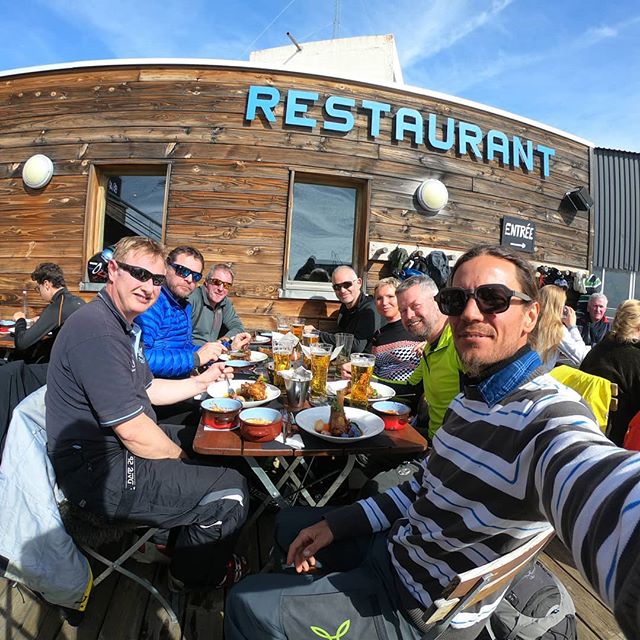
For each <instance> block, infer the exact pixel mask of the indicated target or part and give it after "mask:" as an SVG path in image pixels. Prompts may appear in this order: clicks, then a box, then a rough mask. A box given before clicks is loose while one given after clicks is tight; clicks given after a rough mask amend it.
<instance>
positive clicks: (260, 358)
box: [220, 351, 269, 367]
mask: <svg viewBox="0 0 640 640" xmlns="http://www.w3.org/2000/svg"><path fill="white" fill-rule="evenodd" d="M268 359H269V356H268V355H267V354H266V353H262V351H252V352H251V361H250V362H249V361H248V360H239V359H237V358H233V359H231V357H230V356H229V354H228V353H223V354H222V355H221V356H220V360H226V361H227V364H228V365H229V366H230V367H240V366H243V367H247V366H249V365H248V364H244V365H238V364H231V362H249V364H255V363H256V362H264V361H265V360H268Z"/></svg>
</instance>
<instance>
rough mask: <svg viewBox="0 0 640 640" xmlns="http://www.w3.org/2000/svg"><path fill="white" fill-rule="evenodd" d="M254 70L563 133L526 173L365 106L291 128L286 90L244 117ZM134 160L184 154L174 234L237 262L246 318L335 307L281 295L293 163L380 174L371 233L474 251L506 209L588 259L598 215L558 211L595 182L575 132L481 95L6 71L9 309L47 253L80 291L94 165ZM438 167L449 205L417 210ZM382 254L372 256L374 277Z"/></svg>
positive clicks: (3, 170) (489, 122) (3, 252)
mask: <svg viewBox="0 0 640 640" xmlns="http://www.w3.org/2000/svg"><path fill="white" fill-rule="evenodd" d="M252 84H257V85H273V86H276V87H278V88H279V89H280V90H281V92H282V93H283V94H284V93H285V92H286V90H287V89H288V88H298V89H305V90H311V91H318V92H319V93H320V95H321V100H320V101H319V104H317V105H314V106H312V107H311V108H310V109H309V112H308V116H309V117H314V118H317V119H318V121H321V120H322V119H323V113H322V104H323V103H324V99H325V98H326V97H327V96H328V95H341V96H349V97H353V98H355V99H356V101H357V102H358V101H360V100H362V99H369V100H378V101H383V102H389V103H390V104H392V105H393V107H394V109H395V108H398V107H400V106H406V107H413V108H415V109H418V110H419V111H421V112H422V113H424V114H426V113H429V112H434V113H437V114H439V115H440V116H442V117H443V118H446V117H453V118H455V119H457V120H464V121H467V122H472V123H475V124H477V125H479V126H480V127H481V128H482V129H483V130H484V131H487V130H489V129H490V128H495V129H499V130H501V131H504V132H505V133H506V134H507V135H509V136H512V135H518V136H520V137H521V138H523V139H531V140H533V141H534V142H535V143H538V144H545V145H547V146H549V147H554V148H555V149H556V156H555V157H554V158H552V159H551V161H550V168H551V175H550V177H549V178H547V179H546V180H545V179H542V178H541V175H540V171H539V169H538V167H537V162H536V168H535V170H534V172H532V173H531V174H526V173H525V172H523V171H522V170H519V169H517V170H511V169H509V168H508V167H502V166H500V164H499V163H498V162H495V161H492V162H479V161H476V160H473V159H471V158H469V157H467V156H463V157H458V156H456V154H455V152H453V151H450V152H446V153H442V152H434V151H430V150H428V149H427V147H426V146H424V145H422V146H416V145H413V144H412V143H411V142H410V141H409V140H406V141H402V142H399V143H398V142H392V140H391V118H390V117H385V118H383V120H382V128H381V133H380V136H379V137H377V138H376V139H375V140H373V139H371V138H370V137H369V135H368V129H367V126H368V121H367V118H366V114H364V113H363V112H358V113H357V114H356V126H355V127H354V129H353V130H352V131H351V132H349V133H348V134H339V133H333V132H327V131H325V130H323V129H322V128H321V127H320V126H317V127H316V128H315V129H313V131H308V130H306V129H305V130H301V129H300V128H299V127H298V128H296V127H286V126H284V125H283V124H282V118H283V103H282V102H281V103H280V105H279V106H278V107H277V108H276V115H277V117H278V121H277V122H276V123H273V124H271V125H269V126H265V124H264V123H263V122H262V121H261V120H260V119H256V120H254V121H253V122H251V123H248V122H246V121H245V120H244V112H245V105H246V94H247V90H248V87H249V86H250V85H252ZM37 152H41V153H45V154H47V155H48V156H49V157H51V158H52V160H53V161H54V166H55V173H54V178H53V180H52V181H51V183H50V184H49V185H48V186H47V187H45V188H44V189H42V190H40V191H35V192H31V191H29V190H28V189H26V188H25V187H24V186H23V184H22V180H21V170H22V163H23V162H24V161H25V160H26V159H28V158H29V157H30V156H31V155H32V154H33V153H37ZM133 160H136V161H138V162H145V161H157V160H167V161H169V162H170V163H171V164H172V169H171V179H170V186H169V189H170V191H169V198H168V224H167V235H166V244H167V246H168V247H169V248H171V247H173V246H176V245H177V244H182V243H189V244H193V245H195V246H197V247H198V248H200V249H201V250H202V251H203V253H204V255H205V257H206V259H207V261H208V262H209V263H210V262H213V261H230V262H232V263H233V265H234V267H235V269H236V272H237V278H236V286H235V288H234V291H233V296H234V298H233V299H234V304H235V305H236V307H237V309H238V311H239V312H240V314H241V316H242V317H243V318H244V319H245V320H246V323H247V325H248V326H249V327H267V326H270V323H271V316H272V315H273V314H276V313H277V314H283V315H304V316H306V317H308V318H310V319H311V320H315V321H316V322H318V321H320V323H321V324H322V323H323V321H322V320H321V319H324V318H326V316H327V315H328V314H331V313H333V312H335V310H336V309H337V305H336V304H335V303H324V302H314V301H304V300H279V299H278V288H279V286H280V285H281V281H282V270H283V248H284V243H285V230H286V217H287V192H288V180H289V171H290V170H291V169H295V170H296V171H321V172H327V171H329V172H334V173H337V174H339V175H342V176H353V177H358V178H368V179H370V180H371V202H370V209H369V212H368V216H369V219H368V235H369V240H371V241H386V242H402V243H416V245H419V244H424V245H427V246H437V247H442V248H443V249H452V250H464V249H466V248H468V247H470V246H473V245H474V244H477V243H479V242H496V243H497V242H499V238H500V218H501V216H502V215H505V214H506V215H514V216H517V217H521V218H524V219H526V220H531V221H535V223H536V225H537V250H536V253H535V254H534V255H533V256H532V257H533V258H534V259H536V260H539V261H542V262H545V261H547V262H550V263H559V264H563V265H567V266H568V267H576V268H587V266H588V263H587V254H588V242H589V233H590V222H589V217H588V214H587V213H578V214H577V215H575V216H573V217H570V218H567V217H566V216H564V215H562V214H561V213H560V212H559V203H560V200H561V197H562V195H563V194H564V192H565V191H567V190H568V189H570V188H573V187H575V186H579V185H583V184H584V185H588V184H589V152H588V148H587V147H585V146H584V145H581V144H579V143H577V142H574V141H570V140H567V139H566V138H564V137H560V136H558V135H554V134H552V133H549V132H548V131H545V130H543V129H539V128H535V127H531V126H527V125H524V124H523V123H521V122H518V121H514V120H510V119H507V118H504V117H499V116H497V115H493V114H490V113H487V112H484V111H481V110H477V109H472V108H468V107H462V106H460V105H457V104H455V103H445V102H437V101H435V100H433V99H430V98H426V97H424V96H420V95H418V94H415V93H410V92H407V91H401V90H390V89H383V88H380V87H372V86H370V85H365V84H359V83H356V82H345V81H332V80H329V79H322V78H314V77H307V76H304V75H300V74H289V75H288V74H284V73H267V72H264V71H257V70H253V69H242V70H241V69H232V68H215V67H211V68H188V67H178V66H176V67H171V66H169V67H161V66H152V65H149V66H145V67H142V68H133V67H106V68H84V69H76V70H62V71H51V72H39V73H34V74H30V75H23V76H15V77H11V78H5V79H3V80H2V81H0V317H7V316H8V315H10V314H11V313H12V312H13V311H15V310H17V309H19V307H20V293H21V290H22V289H23V287H24V286H25V284H27V283H28V282H29V273H30V271H31V270H32V269H33V268H34V267H35V266H36V265H37V264H38V263H39V262H41V261H45V260H51V261H54V262H58V263H59V264H60V265H61V266H62V267H63V269H64V271H65V274H66V276H67V281H68V283H69V285H70V288H71V289H72V290H73V291H77V290H78V283H79V281H80V279H81V278H82V274H83V271H84V266H85V265H84V264H83V259H82V243H83V234H84V225H85V219H84V218H85V198H86V192H87V184H88V173H89V168H90V166H91V164H92V163H105V162H107V163H108V162H112V163H121V162H126V161H133ZM434 175H436V176H437V177H439V178H440V179H441V180H443V182H444V183H445V184H446V185H447V187H448V189H449V204H448V206H447V207H446V209H445V210H444V211H443V212H441V213H440V214H439V215H437V216H425V215H424V214H423V213H420V212H417V211H416V209H415V204H414V195H413V194H414V192H415V189H416V187H417V186H418V185H419V183H420V182H421V181H422V180H424V179H425V178H427V177H430V176H434ZM362 253H363V255H366V254H367V251H366V250H364V251H363V252H362ZM381 266H382V264H381V263H376V262H374V263H372V264H369V265H368V268H369V273H368V286H369V289H371V288H372V286H373V284H374V283H375V282H376V281H377V279H378V277H379V271H380V268H381ZM83 295H84V296H85V297H86V298H87V299H88V298H90V297H92V295H93V294H83ZM35 298H36V294H35V293H34V294H33V295H32V296H31V302H33V303H35V302H36V300H35ZM38 302H39V301H38ZM36 306H37V305H36Z"/></svg>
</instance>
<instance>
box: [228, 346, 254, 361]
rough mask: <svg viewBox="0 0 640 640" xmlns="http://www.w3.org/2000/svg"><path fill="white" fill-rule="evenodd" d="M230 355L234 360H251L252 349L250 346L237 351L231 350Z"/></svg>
mask: <svg viewBox="0 0 640 640" xmlns="http://www.w3.org/2000/svg"><path fill="white" fill-rule="evenodd" d="M229 357H230V358H233V359H234V360H248V361H249V362H251V349H249V348H248V347H247V348H245V349H237V350H235V351H229Z"/></svg>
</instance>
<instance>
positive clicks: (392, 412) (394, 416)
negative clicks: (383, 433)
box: [371, 400, 411, 431]
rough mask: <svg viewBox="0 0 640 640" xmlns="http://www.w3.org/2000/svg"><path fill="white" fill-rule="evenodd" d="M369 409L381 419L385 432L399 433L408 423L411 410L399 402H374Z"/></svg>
mask: <svg viewBox="0 0 640 640" xmlns="http://www.w3.org/2000/svg"><path fill="white" fill-rule="evenodd" d="M371 409H372V410H373V412H374V413H375V414H377V415H379V416H380V417H381V418H382V421H383V422H384V428H385V429H386V430H387V431H399V430H400V429H404V428H405V427H406V426H407V424H408V422H409V414H410V413H411V409H410V408H409V407H407V405H406V404H402V403H401V402H389V401H388V400H383V401H381V402H374V403H373V404H372V405H371Z"/></svg>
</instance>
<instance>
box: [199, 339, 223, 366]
mask: <svg viewBox="0 0 640 640" xmlns="http://www.w3.org/2000/svg"><path fill="white" fill-rule="evenodd" d="M225 351H226V349H225V348H224V346H223V345H222V343H220V342H207V343H206V344H204V345H202V346H201V347H200V348H199V349H198V351H197V354H198V358H199V359H200V365H203V364H207V363H208V362H211V361H213V360H218V358H220V356H221V355H222V354H223V353H224V352H225Z"/></svg>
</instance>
